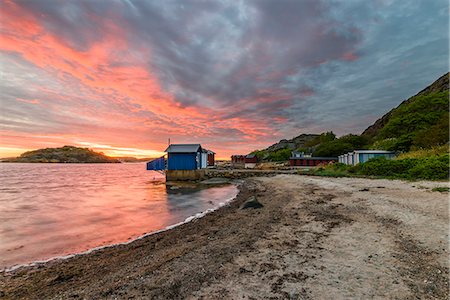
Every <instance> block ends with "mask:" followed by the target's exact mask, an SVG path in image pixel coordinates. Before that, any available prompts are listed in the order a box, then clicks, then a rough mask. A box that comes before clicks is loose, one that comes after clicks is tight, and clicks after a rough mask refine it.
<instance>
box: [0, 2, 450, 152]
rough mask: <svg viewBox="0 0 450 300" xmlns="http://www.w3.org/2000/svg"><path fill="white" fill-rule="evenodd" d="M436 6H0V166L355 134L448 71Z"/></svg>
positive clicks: (240, 148) (444, 31) (440, 8)
mask: <svg viewBox="0 0 450 300" xmlns="http://www.w3.org/2000/svg"><path fill="white" fill-rule="evenodd" d="M448 15H449V7H448V2H447V0H434V1H428V0H423V1H420V0H415V1H400V0H398V1H393V0H373V1H354V0H345V1H344V0H342V1H336V0H330V1H319V0H305V1H303V0H298V1H287V0H281V1H275V0H255V1H252V0H245V1H238V0H221V1H218V0H217V1H214V0H207V1H206V0H205V1H193V0H183V1H181V0H177V1H172V0H164V1H163V0H154V1H152V0H148V1H144V0H140V1H135V0H124V1H118V0H89V1H83V0H81V1H57V0H29V1H9V0H0V31H1V35H0V92H1V94H0V95H1V97H0V101H1V102H0V157H10V156H16V155H18V154H20V153H22V152H24V151H26V150H30V149H37V148H44V147H60V146H63V145H74V146H81V147H88V148H92V149H94V150H97V151H102V152H104V153H106V154H108V155H112V156H136V157H155V156H158V155H160V154H162V151H164V150H165V148H166V146H167V143H168V139H169V138H170V140H171V142H172V143H200V144H202V145H203V146H204V147H206V148H209V149H212V150H214V151H215V152H216V153H217V154H216V155H217V157H219V158H229V156H230V155H231V154H246V153H249V152H250V151H252V150H255V149H261V148H265V147H267V146H269V145H271V144H273V143H275V142H277V141H278V140H280V139H283V138H292V137H295V136H297V135H299V134H302V133H321V132H324V131H330V130H332V131H333V132H334V133H336V134H337V135H338V136H340V135H344V134H348V133H355V134H359V133H361V132H362V131H363V130H364V129H365V128H366V127H368V126H369V125H371V124H372V123H373V122H374V121H375V120H376V119H378V118H379V117H381V116H382V115H383V114H384V113H386V112H387V111H389V110H391V109H392V108H393V107H395V106H397V105H398V104H399V103H400V102H401V101H402V100H404V99H407V98H408V97H410V96H413V95H414V94H416V93H417V92H419V91H420V90H421V89H423V88H425V87H426V86H427V85H429V84H431V83H432V82H433V81H434V80H436V79H437V78H438V77H440V76H441V75H443V74H444V73H445V72H448V70H449V66H448V60H449V53H448V49H449V48H448V47H449V37H448V34H449V32H448V30H449V24H448Z"/></svg>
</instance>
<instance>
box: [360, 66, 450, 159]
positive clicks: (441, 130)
mask: <svg viewBox="0 0 450 300" xmlns="http://www.w3.org/2000/svg"><path fill="white" fill-rule="evenodd" d="M448 97H449V74H448V73H447V74H445V75H443V76H442V77H441V78H439V79H438V80H436V81H435V82H434V83H433V84H432V85H430V86H429V87H427V88H426V89H424V90H422V91H421V92H419V93H418V94H417V95H415V96H413V97H411V98H409V99H408V100H405V101H403V102H402V103H401V104H400V105H399V106H398V107H396V108H394V109H393V110H391V111H390V112H388V113H387V114H386V115H384V116H383V117H382V118H380V119H379V120H377V121H376V122H375V123H374V124H373V125H371V126H369V127H368V128H367V129H366V130H365V131H364V132H363V134H362V135H363V136H365V137H367V138H368V139H369V140H370V141H371V142H372V148H376V149H384V150H393V151H409V150H411V149H419V148H431V147H435V146H439V145H443V144H446V143H448V141H449V126H448V125H449V98H448Z"/></svg>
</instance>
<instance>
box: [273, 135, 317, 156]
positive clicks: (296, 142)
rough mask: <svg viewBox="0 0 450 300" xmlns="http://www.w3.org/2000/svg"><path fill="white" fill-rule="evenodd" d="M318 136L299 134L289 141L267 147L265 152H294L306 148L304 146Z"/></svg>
mask: <svg viewBox="0 0 450 300" xmlns="http://www.w3.org/2000/svg"><path fill="white" fill-rule="evenodd" d="M318 136H319V134H301V135H299V136H297V137H294V138H292V139H290V140H281V141H279V142H278V143H276V144H273V145H272V146H270V147H267V148H266V149H265V150H266V151H269V152H272V151H277V150H280V149H290V150H295V149H298V148H304V147H306V144H307V143H308V142H310V141H312V140H314V139H315V138H317V137H318Z"/></svg>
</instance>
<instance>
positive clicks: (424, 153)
mask: <svg viewBox="0 0 450 300" xmlns="http://www.w3.org/2000/svg"><path fill="white" fill-rule="evenodd" d="M448 153H449V147H448V145H443V146H436V147H433V148H430V149H418V150H414V151H409V152H406V153H402V154H400V155H399V156H398V157H397V159H404V158H425V157H431V156H439V155H443V154H448Z"/></svg>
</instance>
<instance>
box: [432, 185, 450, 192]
mask: <svg viewBox="0 0 450 300" xmlns="http://www.w3.org/2000/svg"><path fill="white" fill-rule="evenodd" d="M431 191H432V192H440V193H448V192H449V191H450V189H449V188H448V187H446V186H438V187H435V188H433V189H431Z"/></svg>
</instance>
